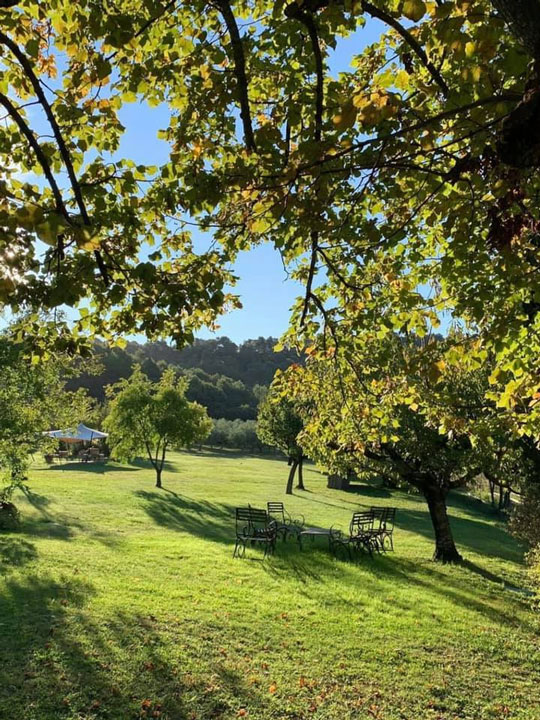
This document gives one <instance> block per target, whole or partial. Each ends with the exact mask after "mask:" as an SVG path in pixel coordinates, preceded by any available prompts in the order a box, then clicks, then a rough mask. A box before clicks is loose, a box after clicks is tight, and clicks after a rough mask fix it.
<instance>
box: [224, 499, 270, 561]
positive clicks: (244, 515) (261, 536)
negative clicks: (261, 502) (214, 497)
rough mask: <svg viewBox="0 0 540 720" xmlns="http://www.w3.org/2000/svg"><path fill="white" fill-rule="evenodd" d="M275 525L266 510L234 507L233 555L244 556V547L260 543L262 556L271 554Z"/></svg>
mask: <svg viewBox="0 0 540 720" xmlns="http://www.w3.org/2000/svg"><path fill="white" fill-rule="evenodd" d="M276 537H277V525H276V522H275V521H274V520H272V518H271V517H270V516H269V515H268V513H267V512H266V510H261V509H259V508H252V507H247V508H236V543H235V546H234V552H233V557H244V555H245V553H246V547H247V545H248V544H251V545H262V546H263V547H264V557H266V556H267V555H268V554H269V553H270V554H273V552H274V550H275V547H276Z"/></svg>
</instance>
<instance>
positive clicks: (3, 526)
mask: <svg viewBox="0 0 540 720" xmlns="http://www.w3.org/2000/svg"><path fill="white" fill-rule="evenodd" d="M18 526H19V511H18V510H17V507H16V506H15V505H14V504H13V503H12V502H10V501H9V500H0V530H15V529H16V528H17V527H18Z"/></svg>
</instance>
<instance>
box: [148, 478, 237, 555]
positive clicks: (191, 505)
mask: <svg viewBox="0 0 540 720" xmlns="http://www.w3.org/2000/svg"><path fill="white" fill-rule="evenodd" d="M134 494H135V496H136V497H138V498H140V499H141V500H143V501H144V505H143V509H144V511H145V512H146V513H147V514H148V516H149V517H150V518H151V519H152V520H153V521H154V522H155V523H156V524H157V525H160V526H161V527H166V528H168V529H169V530H175V531H178V532H186V533H189V534H190V535H197V536H198V537H201V538H203V539H205V540H211V541H213V542H219V543H227V544H230V545H231V547H232V546H234V532H235V529H234V528H235V525H234V523H235V520H234V518H235V506H234V505H227V504H224V503H212V502H209V501H207V500H193V499H192V498H189V497H186V496H184V495H178V494H177V493H175V492H173V491H172V490H167V489H166V488H163V489H162V490H161V491H159V492H157V491H148V490H137V491H135V493H134Z"/></svg>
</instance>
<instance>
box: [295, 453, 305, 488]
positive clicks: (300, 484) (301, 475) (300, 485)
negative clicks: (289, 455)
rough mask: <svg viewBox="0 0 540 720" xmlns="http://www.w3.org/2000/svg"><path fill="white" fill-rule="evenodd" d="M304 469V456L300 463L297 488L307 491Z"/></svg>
mask: <svg viewBox="0 0 540 720" xmlns="http://www.w3.org/2000/svg"><path fill="white" fill-rule="evenodd" d="M303 469H304V456H302V457H301V458H300V460H299V461H298V483H297V485H296V487H297V489H298V490H305V489H306V488H305V487H304V473H303Z"/></svg>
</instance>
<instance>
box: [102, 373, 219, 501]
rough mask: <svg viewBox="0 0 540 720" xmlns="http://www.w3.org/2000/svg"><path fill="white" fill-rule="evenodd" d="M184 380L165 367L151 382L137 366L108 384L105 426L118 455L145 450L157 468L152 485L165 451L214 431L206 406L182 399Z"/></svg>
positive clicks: (158, 483)
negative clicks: (111, 383)
mask: <svg viewBox="0 0 540 720" xmlns="http://www.w3.org/2000/svg"><path fill="white" fill-rule="evenodd" d="M186 387H187V383H186V380H185V379H184V378H176V376H175V373H174V371H173V370H172V369H169V370H166V371H165V372H164V373H163V375H162V376H161V379H160V380H159V381H158V382H157V383H152V382H151V381H150V380H149V379H148V377H147V376H146V375H145V374H144V373H143V372H142V371H141V369H140V368H135V370H134V372H133V374H132V375H131V376H130V377H129V378H128V379H127V380H121V381H120V382H119V383H118V384H117V385H116V386H112V387H111V388H110V392H109V394H110V397H111V400H110V405H109V414H108V415H107V417H106V419H105V428H106V429H107V430H108V431H109V433H110V437H109V442H110V443H111V445H112V448H113V452H114V454H115V455H116V457H118V458H119V459H132V458H134V457H136V456H137V455H139V454H141V453H143V454H146V455H147V457H148V459H149V460H150V462H151V463H152V466H153V467H154V469H155V471H156V487H161V473H162V471H163V466H164V464H165V458H166V454H167V450H168V449H171V448H183V447H189V446H191V445H193V444H195V443H200V442H202V441H203V440H204V439H205V438H206V437H207V436H208V435H209V434H210V431H211V430H212V422H211V420H210V419H209V418H208V416H207V414H206V410H205V408H203V407H202V406H201V405H199V404H198V403H194V402H189V401H188V400H186V397H185V392H186Z"/></svg>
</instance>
